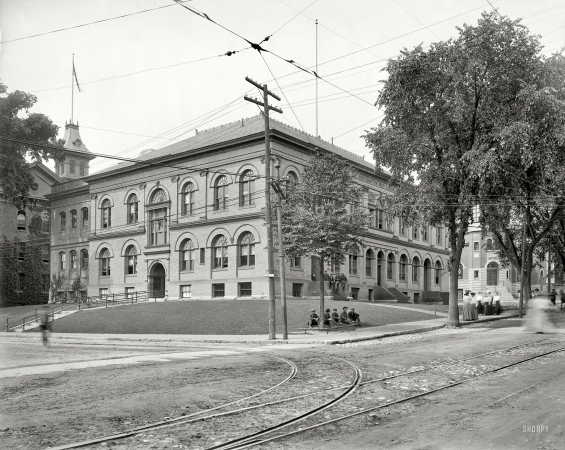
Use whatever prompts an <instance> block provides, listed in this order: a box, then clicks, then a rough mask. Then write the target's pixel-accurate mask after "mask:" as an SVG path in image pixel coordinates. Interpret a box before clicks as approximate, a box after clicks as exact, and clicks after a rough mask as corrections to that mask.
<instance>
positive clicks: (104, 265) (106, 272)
mask: <svg viewBox="0 0 565 450" xmlns="http://www.w3.org/2000/svg"><path fill="white" fill-rule="evenodd" d="M100 262H101V272H100V273H101V276H103V277H108V276H110V258H102V259H101V260H100Z"/></svg>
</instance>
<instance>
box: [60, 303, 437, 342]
mask: <svg viewBox="0 0 565 450" xmlns="http://www.w3.org/2000/svg"><path fill="white" fill-rule="evenodd" d="M277 306H278V305H277ZM318 306H319V303H318V301H317V300H289V301H288V306H287V311H288V314H287V316H288V330H289V331H293V330H296V329H297V328H304V327H305V326H306V324H307V321H308V316H309V314H310V310H311V309H314V308H317V307H318ZM326 306H327V307H328V308H331V309H333V308H337V309H338V311H339V312H341V309H342V307H343V306H348V307H351V306H353V307H355V310H356V311H357V312H358V313H359V314H360V315H361V321H362V323H363V325H364V326H377V325H386V324H393V323H402V322H414V321H418V320H429V319H434V316H433V315H431V314H425V313H423V312H420V311H417V310H414V311H407V310H402V309H393V308H386V307H382V306H379V305H374V304H364V303H353V304H352V303H349V302H339V301H327V302H326ZM268 311H269V303H268V301H265V300H245V301H233V300H232V301H189V302H182V301H171V302H163V303H145V304H143V303H142V304H135V305H131V306H118V307H115V308H103V309H96V310H86V311H79V312H77V313H75V314H71V315H70V316H67V317H63V318H61V319H57V320H56V321H55V324H54V331H55V332H58V333H108V334H113V333H123V334H207V335H213V334H268V332H269V320H268ZM281 320H282V319H281V314H280V309H279V308H277V332H278V333H280V332H281V331H282V328H281Z"/></svg>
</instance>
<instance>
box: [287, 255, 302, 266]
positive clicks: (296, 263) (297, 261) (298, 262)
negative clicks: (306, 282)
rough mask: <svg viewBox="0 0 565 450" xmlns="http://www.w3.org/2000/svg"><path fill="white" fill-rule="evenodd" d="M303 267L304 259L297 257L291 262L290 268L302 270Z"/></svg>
mask: <svg viewBox="0 0 565 450" xmlns="http://www.w3.org/2000/svg"><path fill="white" fill-rule="evenodd" d="M301 265H302V258H301V257H300V256H295V257H294V258H292V259H291V260H290V267H291V268H293V269H300V266H301Z"/></svg>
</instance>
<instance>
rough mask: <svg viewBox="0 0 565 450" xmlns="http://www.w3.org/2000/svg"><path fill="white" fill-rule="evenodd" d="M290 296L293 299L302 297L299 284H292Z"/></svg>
mask: <svg viewBox="0 0 565 450" xmlns="http://www.w3.org/2000/svg"><path fill="white" fill-rule="evenodd" d="M292 296H293V297H302V284H301V283H292Z"/></svg>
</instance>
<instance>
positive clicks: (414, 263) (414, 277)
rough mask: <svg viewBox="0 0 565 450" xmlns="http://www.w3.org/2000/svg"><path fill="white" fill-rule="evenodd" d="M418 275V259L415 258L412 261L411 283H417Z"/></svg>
mask: <svg viewBox="0 0 565 450" xmlns="http://www.w3.org/2000/svg"><path fill="white" fill-rule="evenodd" d="M419 274H420V258H418V257H417V256H415V257H414V259H413V260H412V281H413V282H414V283H417V282H418V280H419Z"/></svg>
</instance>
